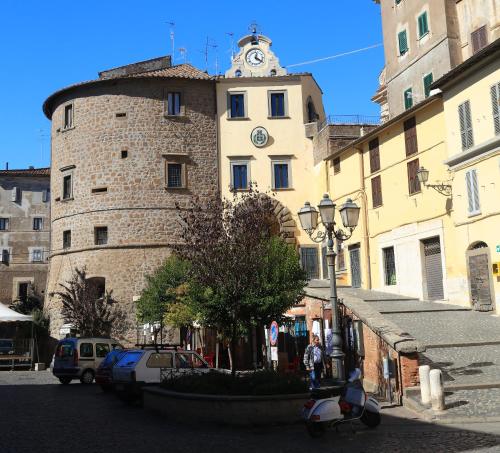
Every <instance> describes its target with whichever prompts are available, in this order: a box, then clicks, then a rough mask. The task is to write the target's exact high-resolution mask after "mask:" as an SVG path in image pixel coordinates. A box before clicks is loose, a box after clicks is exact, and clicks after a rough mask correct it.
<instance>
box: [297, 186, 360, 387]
mask: <svg viewBox="0 0 500 453" xmlns="http://www.w3.org/2000/svg"><path fill="white" fill-rule="evenodd" d="M335 207H336V205H335V203H334V202H333V201H332V200H331V199H330V197H329V196H328V194H325V195H323V199H322V200H321V202H320V203H319V205H318V209H319V215H320V216H321V222H320V223H322V224H323V226H324V227H325V231H316V234H315V235H314V232H315V230H316V228H317V227H318V210H317V209H316V208H314V207H313V206H311V204H310V203H309V202H306V203H305V204H304V206H303V207H302V208H301V209H300V210H299V212H298V215H299V220H300V224H301V226H302V228H303V229H304V230H305V232H306V233H307V235H308V236H309V237H310V238H311V239H312V240H313V241H314V242H317V243H319V242H323V240H324V239H325V238H327V239H328V242H327V247H328V249H327V253H326V259H327V262H328V275H329V278H330V303H331V306H332V354H331V356H332V365H334V370H333V377H334V378H336V379H337V380H338V381H344V380H345V375H344V352H343V351H342V335H341V332H340V323H339V317H338V297H337V282H336V278H335V257H336V253H335V251H334V249H333V238H335V239H337V240H338V241H346V240H347V239H349V238H350V237H351V235H352V232H353V231H354V228H356V226H357V224H358V220H359V211H360V208H359V206H358V205H357V204H356V203H353V202H352V200H351V199H350V198H348V199H347V200H346V202H345V203H344V204H343V205H342V206H341V207H340V209H339V212H340V217H341V219H342V224H343V225H344V227H345V228H347V229H348V230H349V232H348V233H346V232H345V231H343V230H341V229H338V228H336V225H337V224H336V222H335V219H334V218H335Z"/></svg>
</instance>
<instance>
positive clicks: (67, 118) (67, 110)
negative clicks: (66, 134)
mask: <svg viewBox="0 0 500 453" xmlns="http://www.w3.org/2000/svg"><path fill="white" fill-rule="evenodd" d="M71 127H73V104H68V105H65V106H64V122H63V129H69V128H71Z"/></svg>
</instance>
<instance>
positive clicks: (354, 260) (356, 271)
mask: <svg viewBox="0 0 500 453" xmlns="http://www.w3.org/2000/svg"><path fill="white" fill-rule="evenodd" d="M349 260H350V263H351V286H352V287H353V288H361V257H360V244H353V245H350V246H349Z"/></svg>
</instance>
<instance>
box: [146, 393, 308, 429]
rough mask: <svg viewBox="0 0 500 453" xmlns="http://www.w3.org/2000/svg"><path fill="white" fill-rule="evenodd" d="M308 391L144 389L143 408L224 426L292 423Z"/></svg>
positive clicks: (171, 416) (298, 419) (173, 416)
mask: <svg viewBox="0 0 500 453" xmlns="http://www.w3.org/2000/svg"><path fill="white" fill-rule="evenodd" d="M308 399H309V394H308V393H301V394H297V395H269V396H267V395H263V396H232V395H200V394H193V393H179V392H172V391H169V390H163V389H161V388H158V387H151V388H145V389H144V407H145V408H147V409H151V410H153V411H155V412H159V413H160V414H162V415H164V416H166V417H168V418H169V419H171V420H175V421H178V422H186V421H189V422H191V423H220V424H227V425H247V426H248V425H269V424H290V423H296V422H298V421H300V420H301V418H302V407H303V406H304V403H305V402H306V401H307V400H308Z"/></svg>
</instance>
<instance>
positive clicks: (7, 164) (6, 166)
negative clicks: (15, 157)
mask: <svg viewBox="0 0 500 453" xmlns="http://www.w3.org/2000/svg"><path fill="white" fill-rule="evenodd" d="M5 169H6V170H8V169H9V163H8V162H5Z"/></svg>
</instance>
